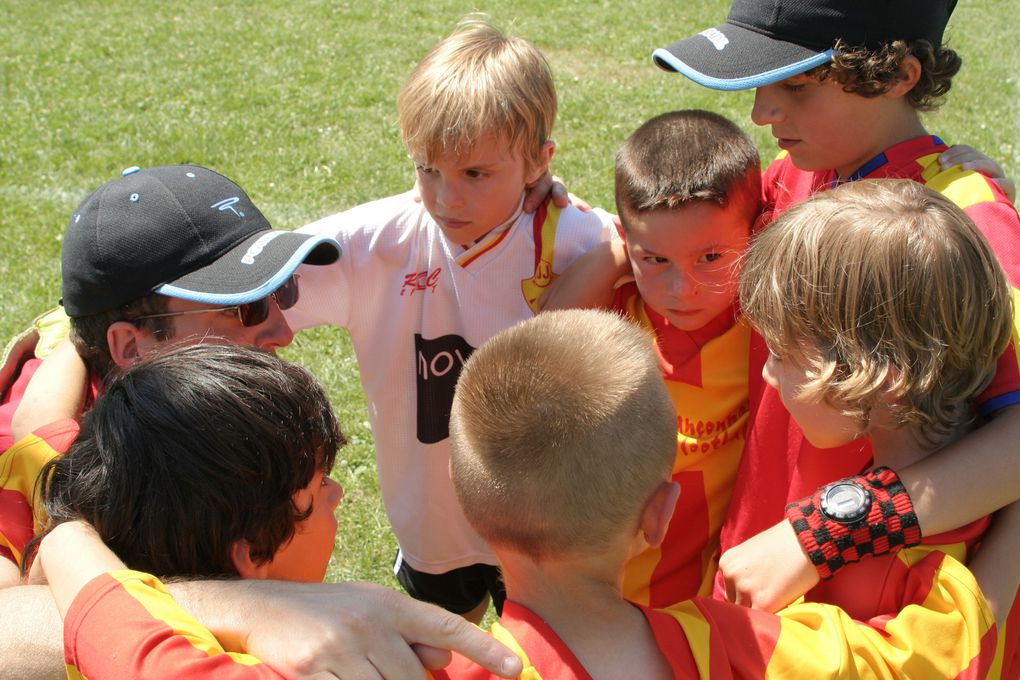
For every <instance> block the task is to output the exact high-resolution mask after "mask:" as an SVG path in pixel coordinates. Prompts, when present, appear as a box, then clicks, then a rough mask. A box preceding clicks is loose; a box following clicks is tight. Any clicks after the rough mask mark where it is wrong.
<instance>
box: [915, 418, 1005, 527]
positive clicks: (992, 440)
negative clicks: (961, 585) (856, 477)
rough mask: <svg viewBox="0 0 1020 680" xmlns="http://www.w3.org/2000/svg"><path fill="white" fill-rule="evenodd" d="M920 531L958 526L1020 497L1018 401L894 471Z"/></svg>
mask: <svg viewBox="0 0 1020 680" xmlns="http://www.w3.org/2000/svg"><path fill="white" fill-rule="evenodd" d="M897 472H898V473H899V476H900V480H901V481H902V482H903V486H904V487H905V488H906V489H907V492H908V493H909V494H910V498H911V500H912V501H913V503H914V512H916V513H917V519H918V522H919V523H920V525H921V531H922V534H923V535H925V536H932V535H935V534H938V533H942V532H944V531H949V530H951V529H956V528H957V527H960V526H963V525H964V524H967V523H969V522H973V521H974V520H977V519H979V518H981V517H984V516H985V515H988V514H990V513H992V512H995V511H996V510H998V509H999V508H1001V507H1004V506H1006V505H1008V504H1010V503H1012V502H1013V501H1016V500H1018V499H1020V405H1015V406H1009V407H1007V408H1005V409H1003V410H1002V411H1001V412H1000V413H999V414H997V415H996V416H995V418H994V419H992V420H991V421H990V422H988V423H986V424H985V425H983V426H982V427H980V428H978V429H977V430H975V431H974V432H972V433H970V434H969V435H967V436H966V437H965V438H963V439H961V440H959V441H957V442H955V443H954V444H951V445H950V446H947V447H946V448H944V449H942V450H941V451H939V452H938V453H936V454H934V455H931V456H929V457H927V458H925V459H924V460H922V461H919V462H917V463H915V464H913V465H911V466H909V467H907V468H904V469H902V470H898V471H897Z"/></svg>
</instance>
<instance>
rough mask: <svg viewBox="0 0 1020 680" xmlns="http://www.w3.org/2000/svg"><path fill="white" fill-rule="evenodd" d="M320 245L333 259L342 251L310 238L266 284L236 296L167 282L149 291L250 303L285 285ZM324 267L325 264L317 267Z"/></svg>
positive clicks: (320, 238)
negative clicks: (332, 251)
mask: <svg viewBox="0 0 1020 680" xmlns="http://www.w3.org/2000/svg"><path fill="white" fill-rule="evenodd" d="M322 245H331V246H333V247H334V248H335V249H336V252H337V258H339V257H340V254H341V253H342V249H341V248H340V244H339V243H338V242H337V241H336V240H335V239H333V238H331V237H329V236H314V237H310V238H308V239H307V240H305V241H304V242H302V243H301V244H300V246H298V248H297V249H296V250H295V251H294V253H293V254H292V255H291V256H290V258H288V259H287V261H286V262H285V263H284V265H283V266H282V267H280V268H279V269H278V270H277V272H276V273H275V274H274V275H273V276H272V277H271V278H270V279H268V280H267V281H265V282H264V283H262V284H261V285H259V286H258V287H256V288H251V289H249V290H245V291H241V292H236V293H208V292H203V291H196V290H190V289H188V288H182V287H180V286H175V285H173V284H171V283H164V284H163V285H161V286H157V287H156V288H155V289H154V290H153V292H154V293H159V294H160V295H166V296H168V297H175V298H180V299H182V300H190V301H192V302H203V303H208V304H213V305H224V306H227V305H243V304H246V303H248V302H254V301H256V300H261V299H262V298H264V297H266V296H267V295H269V294H270V293H272V292H273V291H275V290H276V289H277V288H279V287H280V286H282V285H283V284H284V283H286V282H287V279H289V278H290V277H291V275H292V274H294V272H295V271H296V270H297V268H298V267H299V266H301V264H302V263H303V262H304V261H305V260H306V259H307V258H308V256H309V254H311V252H312V251H313V250H315V249H316V248H318V247H320V246H322ZM320 266H328V265H320Z"/></svg>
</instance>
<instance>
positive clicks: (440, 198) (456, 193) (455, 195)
mask: <svg viewBox="0 0 1020 680" xmlns="http://www.w3.org/2000/svg"><path fill="white" fill-rule="evenodd" d="M437 184H438V185H439V186H437V187H436V201H437V202H438V203H439V205H441V206H443V207H444V208H460V207H462V206H463V203H464V198H463V193H462V192H461V190H460V187H459V186H458V185H457V182H454V181H452V180H449V179H446V178H440V179H438V180H437Z"/></svg>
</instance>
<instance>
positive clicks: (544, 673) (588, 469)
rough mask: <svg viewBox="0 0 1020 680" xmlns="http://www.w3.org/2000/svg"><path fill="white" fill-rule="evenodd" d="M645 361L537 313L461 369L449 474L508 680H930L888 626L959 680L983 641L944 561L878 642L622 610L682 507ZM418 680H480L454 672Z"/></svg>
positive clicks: (636, 352)
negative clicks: (492, 598) (632, 573)
mask: <svg viewBox="0 0 1020 680" xmlns="http://www.w3.org/2000/svg"><path fill="white" fill-rule="evenodd" d="M658 364H659V362H658V358H657V356H656V353H655V351H654V349H653V344H652V341H651V338H650V337H649V335H648V334H647V333H645V332H644V331H643V330H642V329H640V328H638V327H637V326H635V325H633V324H631V323H628V322H627V321H625V320H624V319H622V318H620V317H619V316H617V315H615V314H611V313H609V312H600V311H590V310H589V311H582V310H567V311H554V312H548V313H543V314H541V315H539V316H538V317H536V318H534V319H531V320H528V321H526V322H524V323H521V324H519V325H517V326H515V327H513V328H510V329H508V330H506V331H504V332H502V333H500V334H498V335H496V336H495V337H494V338H492V339H491V340H489V341H488V342H486V343H485V344H484V345H482V346H481V347H480V348H479V349H478V350H477V351H476V352H475V353H474V354H473V355H472V356H471V358H470V359H469V360H468V361H467V363H466V364H465V367H464V370H463V372H462V374H461V378H460V381H459V382H458V385H457V393H456V397H455V399H454V405H453V412H452V414H451V420H450V430H451V438H452V440H453V447H452V457H451V476H452V478H453V483H454V486H455V488H456V490H457V496H458V498H459V499H460V502H461V503H462V505H463V508H464V512H465V514H466V515H467V517H468V518H469V520H470V521H471V523H472V525H473V526H474V527H476V528H477V530H478V531H479V533H480V534H481V535H482V536H484V537H485V538H486V540H488V541H489V543H490V544H491V545H492V546H493V549H494V550H495V551H496V553H497V555H498V557H499V560H500V565H501V567H502V569H503V575H504V578H505V579H506V588H507V596H508V599H507V602H506V606H505V607H504V611H503V615H502V616H501V618H500V621H499V623H497V624H495V625H494V626H493V636H495V637H496V638H498V639H501V640H503V641H505V642H507V643H508V644H510V645H511V646H512V647H513V648H515V649H516V650H517V652H518V654H519V655H520V656H521V658H522V661H523V662H524V664H525V667H526V668H525V673H524V674H523V675H522V676H520V677H526V678H538V677H542V678H552V677H556V678H569V679H577V680H581V679H590V678H593V677H594V678H632V677H633V678H665V677H678V678H714V677H742V678H754V677H783V678H811V679H812V680H819V679H821V678H837V677H871V676H875V677H878V676H881V677H905V678H906V677H934V676H935V674H936V673H938V672H940V671H944V670H946V667H943V666H933V665H932V663H931V659H932V658H933V657H932V656H927V655H922V654H915V655H909V654H904V653H903V651H902V650H903V646H904V644H905V640H904V639H903V638H901V636H900V633H901V630H902V626H916V627H918V628H923V629H924V630H925V631H926V634H927V636H928V639H929V640H930V647H931V649H930V650H927V651H928V652H929V653H930V654H932V655H933V656H940V655H944V660H945V662H946V664H947V666H952V667H953V668H957V669H962V668H964V667H966V664H967V663H968V662H969V661H970V659H971V658H972V657H973V656H974V655H975V654H976V652H977V651H978V650H979V649H980V647H981V644H982V643H984V644H987V643H988V642H989V640H994V624H993V623H992V621H991V617H990V614H989V612H987V610H985V605H984V603H983V601H982V600H981V599H980V596H978V595H977V592H978V591H977V584H976V583H974V581H973V576H971V574H970V573H969V572H967V571H966V569H965V568H963V567H962V566H961V565H960V564H958V563H956V562H955V561H953V560H952V559H949V558H946V559H945V560H942V561H936V560H923V561H922V563H921V564H918V565H917V566H916V570H917V573H918V574H924V576H919V578H918V579H917V583H915V584H913V588H908V589H906V590H907V591H908V592H904V593H903V598H902V601H901V602H900V604H901V605H902V609H903V611H902V612H901V613H899V615H897V616H895V617H892V618H891V619H890V620H888V621H886V622H884V630H882V632H881V633H880V632H879V630H876V629H875V628H872V627H869V626H867V625H864V624H860V623H856V622H854V621H853V620H851V619H850V618H849V617H848V616H847V615H846V614H844V613H843V612H841V611H840V610H839V609H837V608H835V607H832V606H829V605H819V604H804V605H798V606H794V607H790V608H787V609H786V610H784V611H782V612H780V614H779V615H773V614H767V613H764V612H760V611H754V610H751V609H747V608H743V607H738V606H736V605H732V604H729V603H725V602H719V601H716V600H711V599H704V598H699V599H697V600H694V601H688V602H684V603H681V604H680V605H679V606H676V607H674V608H671V609H663V610H657V609H653V608H649V607H640V606H635V605H633V604H631V603H629V602H627V601H626V600H624V598H623V597H622V596H621V594H620V584H621V581H622V578H623V571H624V564H625V562H626V561H627V559H628V557H629V556H631V555H633V554H634V553H635V552H637V551H639V550H641V549H642V548H644V547H647V545H657V544H658V543H659V542H661V540H662V538H663V536H664V535H665V533H666V526H667V525H668V524H669V523H670V517H671V515H673V507H674V504H675V503H676V499H677V495H678V493H681V490H680V489H679V487H678V485H677V484H676V482H674V481H672V480H671V479H670V471H671V468H672V466H673V461H674V458H675V455H676V454H675V451H676V420H675V414H674V412H673V408H672V403H671V399H670V396H669V394H668V392H667V389H666V386H665V384H664V383H663V381H662V379H661V376H660V373H659V365H658ZM685 519H686V518H685V517H683V516H682V515H676V517H675V521H674V522H673V523H674V524H679V525H681V526H684V525H685ZM929 567H931V568H929ZM929 584H930V585H933V586H934V588H933V591H932V593H931V594H930V597H929V593H928V592H927V590H926V587H927V585H929ZM919 595H923V597H921V596H919ZM973 670H975V671H976V672H978V673H980V672H981V671H982V669H981V668H975V669H973ZM433 676H434V677H437V678H488V677H491V676H490V675H489V674H488V673H487V672H485V671H484V670H483V669H481V668H479V667H477V666H475V665H473V664H472V663H470V662H467V661H466V660H464V659H462V658H455V660H454V662H453V664H451V665H450V666H449V667H447V668H446V669H445V670H444V671H438V672H433Z"/></svg>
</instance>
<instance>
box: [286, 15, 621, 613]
mask: <svg viewBox="0 0 1020 680" xmlns="http://www.w3.org/2000/svg"><path fill="white" fill-rule="evenodd" d="M397 108H398V112H399V116H400V127H401V134H402V136H403V138H404V141H405V144H406V146H407V149H408V154H409V155H410V157H411V160H412V161H413V162H414V166H415V169H416V173H417V182H418V188H419V190H420V193H421V201H420V202H419V201H416V200H415V197H414V195H413V193H412V192H408V193H405V194H401V195H398V196H392V197H389V198H384V199H382V200H379V201H374V202H372V203H368V204H365V205H362V206H359V207H356V208H353V209H351V210H349V211H347V212H343V213H339V214H336V215H332V216H330V217H327V218H325V219H323V220H320V221H319V222H316V223H314V224H311V225H308V226H307V227H305V228H303V229H302V230H300V231H303V232H306V233H317V234H328V235H330V236H333V237H335V238H336V239H337V240H338V241H339V242H340V243H341V246H342V248H343V251H344V260H345V261H344V262H343V263H342V265H341V266H337V267H329V268H328V271H326V272H314V271H309V272H308V276H307V277H306V276H305V275H304V272H302V280H301V283H302V300H301V303H299V305H298V306H297V307H295V308H294V310H293V312H292V313H291V314H290V316H288V320H289V321H290V322H291V323H292V324H293V327H294V328H306V327H309V326H312V325H317V324H333V325H337V326H341V327H343V328H346V329H347V330H348V332H349V333H350V336H351V339H352V341H353V345H354V351H355V354H356V355H357V359H358V365H359V368H360V372H361V380H362V386H363V387H364V390H365V395H366V398H367V401H368V406H369V415H370V418H371V424H372V432H373V437H374V439H375V445H376V450H377V463H378V470H379V483H380V488H381V492H382V498H383V503H384V504H385V507H386V511H387V514H388V515H389V518H390V522H391V524H392V526H393V531H394V533H395V534H396V537H397V541H398V542H399V544H400V551H399V553H398V555H397V560H396V564H395V566H394V568H395V573H396V575H397V579H398V580H399V581H400V582H401V584H402V585H403V586H404V587H405V588H406V589H407V591H408V592H409V593H410V594H411V595H413V596H414V597H417V598H419V599H423V600H427V601H431V602H435V603H437V604H441V605H442V606H444V607H446V608H447V609H449V610H451V611H454V612H457V613H462V614H465V615H467V616H468V617H469V618H471V619H473V620H476V621H477V620H480V617H481V614H482V613H483V611H484V607H485V605H486V602H487V599H488V595H489V594H491V595H492V596H493V597H494V598H495V600H496V604H497V609H498V606H499V603H500V601H501V600H502V584H501V583H500V581H499V574H498V570H497V568H496V566H495V565H496V559H495V556H494V555H493V554H492V552H491V550H490V549H489V547H488V546H487V545H486V544H485V541H484V540H482V538H481V537H479V536H478V535H477V534H476V533H475V532H474V530H473V529H471V527H470V526H469V525H468V523H467V521H466V520H465V519H464V516H463V513H462V512H461V510H460V507H459V506H458V505H457V499H456V497H455V495H454V492H453V487H452V485H451V483H450V479H449V473H448V469H447V468H448V461H449V440H448V436H449V430H448V421H449V413H450V406H451V404H452V402H453V391H454V387H455V385H456V381H457V376H458V375H459V373H460V368H461V366H462V364H463V362H464V361H465V360H466V359H467V358H468V356H469V355H470V354H471V352H473V351H474V348H475V347H477V346H479V345H480V344H481V343H482V342H484V341H485V340H487V339H488V338H489V337H491V336H492V335H494V334H495V333H496V332H498V331H500V330H502V329H504V328H506V327H508V326H510V325H513V324H514V323H516V322H518V321H521V320H523V319H527V318H529V317H531V316H532V315H533V314H534V311H535V308H536V301H537V299H538V297H539V296H540V295H541V293H542V291H543V290H544V289H545V287H546V286H547V285H548V284H549V283H550V282H551V281H552V279H553V278H555V276H556V275H557V274H556V273H557V272H559V271H562V269H563V268H564V267H565V266H566V265H567V264H569V263H570V262H571V261H573V259H574V258H576V257H577V256H578V255H580V254H581V253H583V252H585V251H587V250H588V249H590V248H591V247H592V246H594V245H595V244H597V243H599V242H601V241H604V240H608V239H609V238H610V236H611V230H610V229H609V228H608V219H607V218H606V217H605V216H604V214H603V215H602V216H600V215H596V214H585V213H582V212H580V211H579V210H577V209H574V208H566V209H563V210H560V209H558V208H556V207H555V206H554V205H552V204H551V203H546V204H543V205H542V206H541V207H540V208H539V209H538V210H536V211H535V212H534V213H525V212H524V211H523V207H522V202H523V197H524V193H525V188H526V187H527V186H528V185H529V184H530V183H531V182H533V181H535V180H536V179H537V178H538V177H540V176H541V175H542V174H543V173H544V172H545V171H546V169H547V167H548V164H549V161H550V159H551V158H552V155H553V150H554V144H553V142H552V140H551V138H550V134H551V132H552V126H553V122H554V119H555V115H556V108H557V100H556V91H555V88H554V86H553V80H552V74H551V72H550V69H549V65H548V63H547V62H546V60H545V58H544V57H543V56H542V54H541V53H540V52H539V51H538V50H537V49H536V48H535V47H534V46H533V45H531V44H530V43H529V42H527V41H526V40H524V39H522V38H517V37H509V36H506V35H504V34H503V33H501V32H500V31H498V30H497V29H496V28H494V27H492V26H491V25H490V24H489V23H488V22H486V21H485V20H483V19H481V18H478V17H470V18H468V19H465V20H464V21H462V22H461V23H460V25H458V27H457V29H456V30H455V31H454V32H453V33H451V34H450V35H449V36H448V37H446V38H444V39H443V40H442V41H440V42H439V43H438V44H437V45H436V46H435V47H434V48H433V49H432V50H431V51H430V52H429V53H428V54H427V55H426V56H425V57H424V58H423V59H422V61H421V63H419V64H418V66H417V67H416V68H415V69H414V70H413V72H412V73H411V75H410V76H409V78H408V79H407V82H406V83H405V84H404V86H403V88H402V89H401V92H400V95H399V97H398V101H397ZM308 269H309V270H311V268H308Z"/></svg>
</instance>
